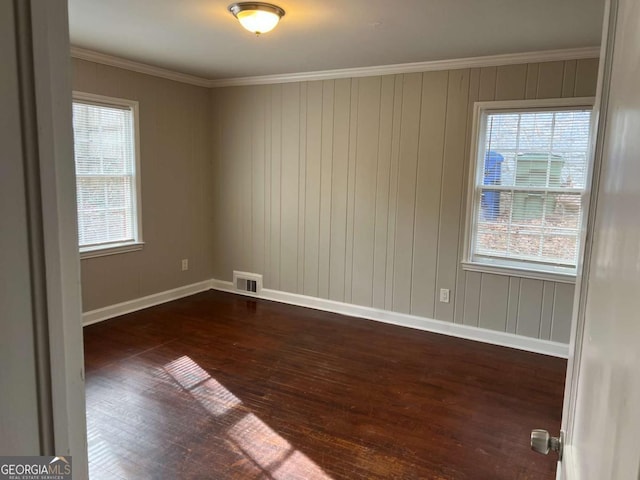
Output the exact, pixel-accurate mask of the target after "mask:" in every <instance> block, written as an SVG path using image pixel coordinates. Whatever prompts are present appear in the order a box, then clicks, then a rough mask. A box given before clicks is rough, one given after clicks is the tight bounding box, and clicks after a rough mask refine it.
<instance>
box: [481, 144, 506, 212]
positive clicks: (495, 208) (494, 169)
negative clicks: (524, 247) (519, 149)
mask: <svg viewBox="0 0 640 480" xmlns="http://www.w3.org/2000/svg"><path fill="white" fill-rule="evenodd" d="M502 162H504V157H503V156H502V155H500V154H499V153H498V152H494V151H492V150H489V151H488V152H487V154H486V155H485V157H484V182H483V185H500V182H501V177H502ZM481 205H482V214H483V215H484V218H485V219H487V220H496V219H497V218H498V216H499V215H500V192H496V191H495V190H483V191H482V203H481Z"/></svg>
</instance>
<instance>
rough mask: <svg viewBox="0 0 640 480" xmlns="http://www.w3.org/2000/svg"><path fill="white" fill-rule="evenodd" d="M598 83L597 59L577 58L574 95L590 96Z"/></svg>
mask: <svg viewBox="0 0 640 480" xmlns="http://www.w3.org/2000/svg"><path fill="white" fill-rule="evenodd" d="M597 83H598V59H597V58H586V59H583V60H578V61H577V64H576V83H575V91H574V95H575V96H576V97H591V96H594V95H595V92H596V84H597Z"/></svg>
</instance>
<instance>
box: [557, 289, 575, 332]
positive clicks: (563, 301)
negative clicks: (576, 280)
mask: <svg viewBox="0 0 640 480" xmlns="http://www.w3.org/2000/svg"><path fill="white" fill-rule="evenodd" d="M574 293H575V286H574V285H571V284H568V283H557V284H556V291H555V297H554V305H553V318H552V320H551V340H553V341H554V342H563V343H569V336H570V333H571V321H570V319H571V318H572V311H573V297H574Z"/></svg>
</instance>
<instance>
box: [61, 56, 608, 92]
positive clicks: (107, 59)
mask: <svg viewBox="0 0 640 480" xmlns="http://www.w3.org/2000/svg"><path fill="white" fill-rule="evenodd" d="M71 56H72V57H74V58H79V59H81V60H88V61H90V62H95V63H100V64H103V65H110V66H112V67H118V68H124V69H126V70H132V71H134V72H138V73H144V74H147V75H153V76H156V77H161V78H166V79H169V80H174V81H176V82H182V83H188V84H191V85H197V86H199V87H209V88H219V87H232V86H246V85H269V84H274V83H292V82H304V81H310V80H333V79H338V78H356V77H371V76H377V75H393V74H398V73H415V72H431V71H437V70H458V69H461V68H478V67H499V66H503V65H515V64H521V63H539V62H553V61H564V60H580V59H584V58H598V57H599V56H600V47H583V48H567V49H562V50H543V51H539V52H525V53H507V54H503V55H488V56H484V57H469V58H456V59H451V60H434V61H429V62H414V63H399V64H395V65H379V66H373V67H356V68H342V69H336V70H319V71H315V72H301V73H286V74H278V75H261V76H253V77H237V78H223V79H219V80H215V79H207V78H203V77H197V76H194V75H188V74H186V73H180V72H175V71H172V70H167V69H165V68H160V67H154V66H153V65H148V64H145V63H140V62H134V61H133V60H127V59H125V58H121V57H116V56H113V55H107V54H104V53H100V52H95V51H93V50H87V49H84V48H80V47H73V46H72V47H71Z"/></svg>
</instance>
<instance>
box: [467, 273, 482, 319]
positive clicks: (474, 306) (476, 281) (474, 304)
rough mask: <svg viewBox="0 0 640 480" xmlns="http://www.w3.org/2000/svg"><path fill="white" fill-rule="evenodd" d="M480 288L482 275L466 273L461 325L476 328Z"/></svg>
mask: <svg viewBox="0 0 640 480" xmlns="http://www.w3.org/2000/svg"><path fill="white" fill-rule="evenodd" d="M481 288H482V274H481V273H478V272H467V275H466V286H465V292H466V294H465V297H464V313H463V323H464V324H465V325H471V326H472V327H477V326H478V319H479V315H480V295H481Z"/></svg>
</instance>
